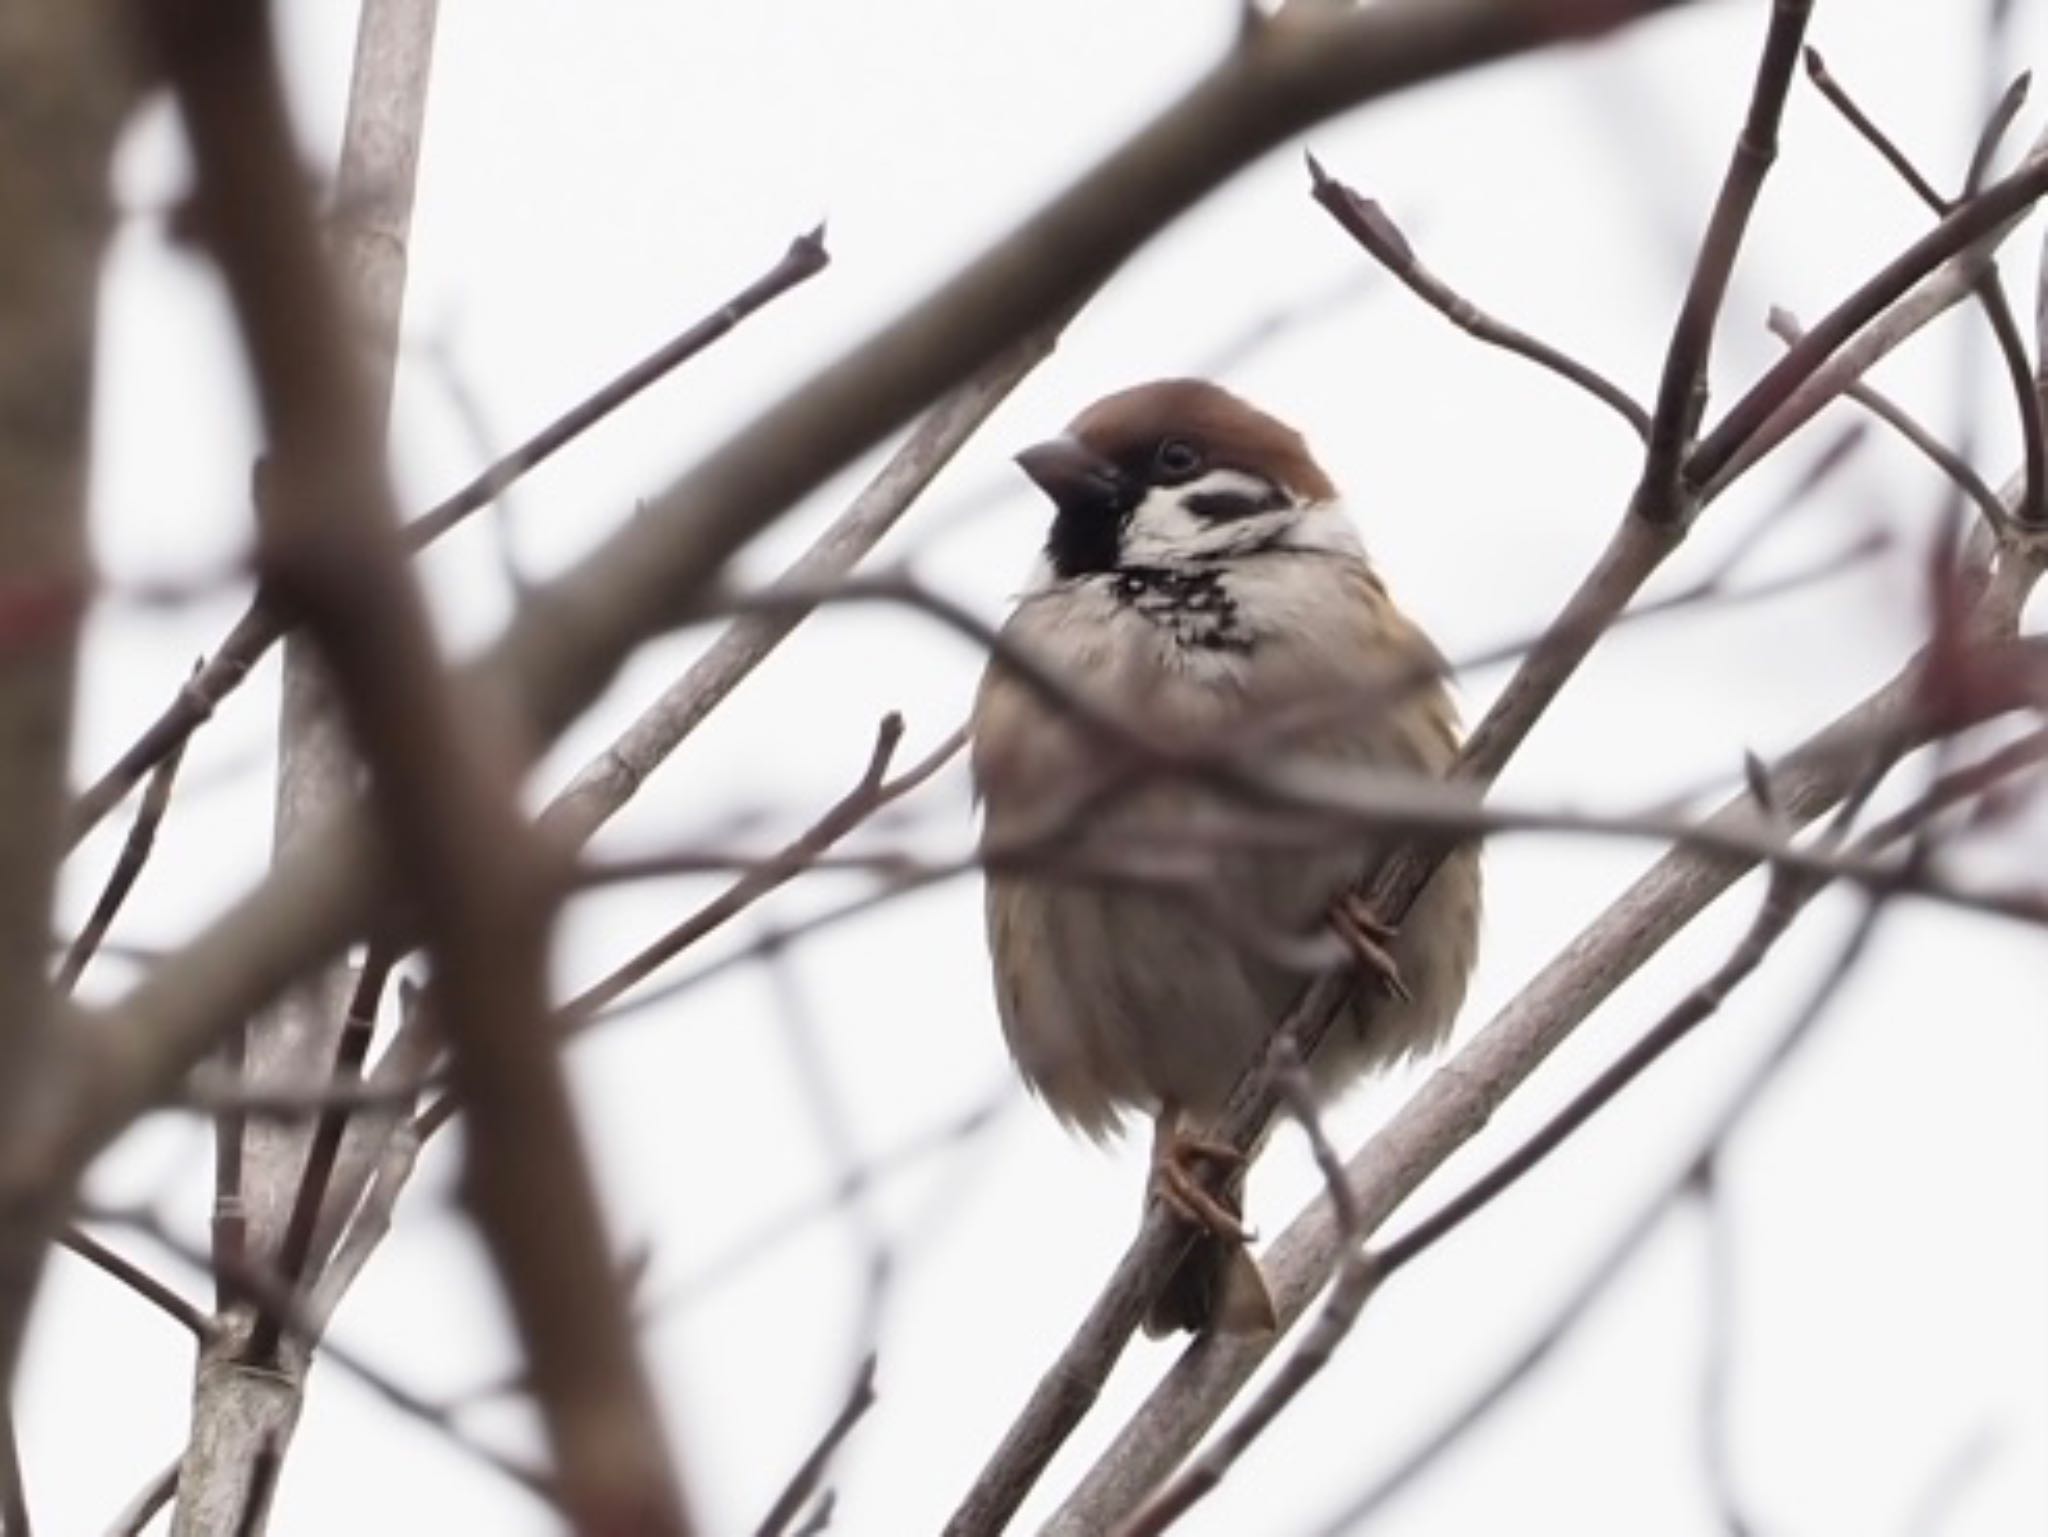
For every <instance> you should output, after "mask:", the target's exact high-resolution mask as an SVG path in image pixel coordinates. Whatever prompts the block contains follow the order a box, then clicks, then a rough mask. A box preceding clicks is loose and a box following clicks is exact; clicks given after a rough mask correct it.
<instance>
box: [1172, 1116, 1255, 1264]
mask: <svg viewBox="0 0 2048 1537" xmlns="http://www.w3.org/2000/svg"><path fill="white" fill-rule="evenodd" d="M1202 1162H1207V1163H1211V1164H1214V1165H1216V1166H1218V1167H1219V1168H1224V1169H1240V1168H1243V1167H1244V1163H1245V1156H1244V1154H1243V1153H1241V1152H1239V1151H1238V1150H1237V1149H1236V1148H1234V1147H1232V1146H1231V1145H1230V1144H1229V1143H1227V1142H1213V1141H1209V1140H1206V1139H1204V1138H1201V1137H1191V1136H1186V1135H1184V1134H1183V1133H1181V1132H1178V1131H1175V1132H1170V1133H1168V1134H1167V1135H1166V1136H1164V1137H1162V1138H1160V1139H1159V1141H1158V1143H1157V1144H1156V1145H1155V1146H1154V1147H1153V1149H1152V1189H1153V1192H1154V1193H1155V1194H1156V1195H1157V1196H1158V1197H1159V1199H1160V1200H1161V1201H1163V1202H1165V1203H1166V1205H1167V1206H1168V1208H1170V1209H1171V1210H1172V1211H1173V1212H1174V1213H1175V1214H1176V1215H1178V1216H1179V1217H1180V1218H1181V1219H1182V1220H1183V1221H1185V1222H1187V1223H1188V1224H1190V1225H1191V1226H1193V1227H1197V1228H1200V1229H1201V1230H1202V1231H1203V1232H1206V1233H1210V1234H1213V1235H1214V1236H1215V1237H1217V1238H1219V1239H1221V1240H1223V1242H1225V1243H1227V1244H1231V1245H1234V1246H1237V1247H1242V1246H1243V1245H1245V1244H1248V1243H1250V1242H1251V1241H1252V1239H1253V1238H1254V1237H1255V1236H1256V1235H1255V1234H1254V1233H1253V1232H1252V1231H1251V1229H1249V1228H1247V1227H1246V1226H1245V1225H1244V1223H1243V1222H1242V1221H1241V1220H1239V1218H1238V1214H1237V1213H1236V1212H1234V1211H1232V1210H1231V1208H1230V1207H1229V1206H1228V1205H1226V1204H1225V1203H1224V1202H1223V1201H1222V1200H1220V1199H1218V1198H1217V1197H1216V1196H1213V1195H1211V1194H1210V1193H1209V1191H1208V1190H1207V1188H1205V1187H1204V1185H1203V1184H1202V1180H1201V1176H1200V1173H1199V1172H1198V1171H1197V1169H1196V1167H1195V1165H1196V1164H1198V1163H1202Z"/></svg>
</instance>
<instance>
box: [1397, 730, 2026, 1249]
mask: <svg viewBox="0 0 2048 1537" xmlns="http://www.w3.org/2000/svg"><path fill="white" fill-rule="evenodd" d="M2042 763H2048V731H2035V732H2031V733H2029V734H2028V735H2027V736H2025V737H2022V738H2020V739H2019V740H2018V741H2015V742H2011V743H2008V744H2007V745H2006V746H2004V747H2002V748H2000V749H1999V750H1998V751H1997V752H1994V753H1992V754H1990V755H1989V756H1987V757H1986V758H1984V759H1983V760H1982V761H1981V762H1979V763H1976V764H1973V765H1971V766H1970V767H1968V768H1964V769H1959V770H1956V771H1955V772H1953V773H1950V774H1947V775H1944V776H1943V777H1942V778H1941V779H1940V780H1938V781H1936V783H1935V784H1934V785H1932V786H1931V787H1929V789H1928V790H1926V791H1925V792H1924V793H1923V794H1922V795H1920V796H1919V797H1918V798H1916V799H1915V800H1914V802H1913V803H1912V804H1910V805H1908V806H1906V807H1904V808H1902V809H1901V810H1900V811H1899V812H1897V813H1895V814H1894V815H1892V816H1890V817H1887V818H1885V819H1884V820H1883V821H1881V822H1878V823H1875V824H1873V825H1872V827H1871V828H1870V829H1869V830H1868V831H1867V832H1865V833H1864V834H1863V835H1862V836H1861V837H1860V838H1858V839H1857V840H1856V842H1855V844H1854V846H1853V848H1852V850H1851V852H1853V853H1856V854H1861V855H1867V854H1870V853H1873V852H1876V851H1878V850H1880V849H1883V848H1886V847H1889V846H1890V845H1892V844H1894V843H1897V842H1899V841H1900V840H1902V839H1904V838H1907V837H1908V836H1909V835H1911V834H1913V833H1914V832H1915V831H1916V830H1917V829H1919V828H1921V827H1923V826H1925V825H1927V824H1929V823H1930V822H1931V821H1932V820H1933V819H1934V818H1935V817H1936V816H1937V815H1939V814H1940V813H1942V812H1944V811H1946V810H1948V809H1950V808H1951V807H1953V806H1956V805H1959V804H1961V803H1962V802H1964V801H1966V800H1969V799H1971V798H1973V797H1976V796H1980V795H1983V794H1985V793H1986V792H1987V791H1989V790H1990V789H1992V788H1993V787H1994V786H1996V785H1998V784H2000V783H2001V782H2003V781H2004V780H2006V779H2008V778H2010V777H2011V776H2013V775H2015V774H2018V773H2022V772H2024V771H2025V770H2027V769H2030V768H2034V767H2036V766H2038V765H2040V764H2042ZM1863 782H1864V784H1865V785H1870V784H1873V783H1874V778H1873V777H1869V776H1866V778H1865V780H1864V781H1863ZM1835 825H1836V827H1837V828H1840V827H1842V826H1843V825H1844V824H1842V823H1840V822H1838V823H1837V824H1835ZM1910 863H1911V864H1913V865H1921V864H1924V863H1925V860H1924V858H1920V857H1915V858H1913V859H1912V860H1911V861H1910ZM1824 884H1825V880H1824V878H1822V877H1818V876H1816V875H1815V874H1814V873H1813V872H1811V871H1800V870H1796V869H1794V868H1793V867H1791V866H1788V865H1785V864H1782V863H1781V864H1778V865H1775V866H1774V867H1773V871H1772V876H1771V881H1770V885H1769V886H1768V887H1767V889H1766V891H1765V893H1764V899H1763V901H1762V903H1761V904H1760V905H1759V907H1758V909H1757V913H1756V916H1755V917H1754V918H1753V919H1752V920H1751V922H1750V927H1749V929H1748V930H1747V932H1745V933H1744V935H1743V936H1742V939H1741V940H1740V941H1739V942H1738V943H1737V944H1736V946H1735V948H1734V949H1733V950H1732V951H1731V952H1730V954H1729V956H1728V958H1727V960H1725V961H1724V962H1722V964H1721V966H1720V967H1719V968H1718V969H1716V971H1715V972H1714V973H1713V975H1711V976H1709V977H1708V978H1707V979H1706V980H1705V981H1703V982H1701V983H1700V984H1699V985H1698V986H1697V987H1695V988H1694V989H1692V991H1690V992H1688V993H1687V994H1686V995H1685V996H1684V997H1683V998H1681V999H1680V1000H1679V1001H1678V1002H1677V1003H1676V1004H1674V1005H1673V1006H1672V1007H1671V1009H1670V1010H1668V1011H1667V1012H1666V1013H1665V1014H1664V1015H1663V1016H1662V1017H1661V1018H1660V1019H1659V1020H1658V1021H1657V1023H1656V1024H1655V1025H1654V1026H1652V1027H1651V1028H1650V1029H1649V1030H1648V1031H1646V1032H1645V1033H1644V1034H1643V1035H1642V1037H1641V1038H1640V1039H1638V1040H1637V1041H1636V1042H1635V1044H1634V1045H1632V1046H1630V1047H1629V1049H1628V1050H1627V1051H1625V1052H1624V1053H1623V1054H1622V1055H1621V1056H1620V1057H1618V1058H1617V1059H1616V1060H1615V1061H1614V1062H1613V1063H1611V1064H1609V1066H1608V1067H1607V1068H1606V1069H1604V1070H1603V1071H1602V1072H1601V1073H1600V1074H1599V1075H1598V1076H1597V1077H1595V1078H1594V1080H1593V1081H1592V1082H1591V1083H1589V1084H1587V1085H1586V1086H1585V1088H1583V1089H1581V1090H1580V1091H1579V1092H1578V1093H1577V1094H1575V1095H1573V1096H1572V1098H1571V1099H1570V1100H1569V1101H1567V1102H1566V1104H1565V1105H1564V1106H1563V1107H1561V1108H1560V1109H1559V1110H1558V1111H1557V1112H1556V1113H1555V1114H1554V1115H1552V1116H1551V1117H1550V1118H1549V1119H1548V1120H1546V1121H1545V1122H1544V1123H1543V1125H1542V1126H1541V1127H1539V1128H1538V1129H1537V1130H1536V1131H1535V1132H1534V1133H1532V1134H1531V1135H1530V1136H1529V1138H1528V1139H1527V1140H1526V1141H1525V1142H1523V1143H1522V1144H1521V1145H1520V1146H1518V1147H1517V1148H1516V1149H1515V1150H1514V1151H1513V1152H1512V1153H1510V1154H1508V1155H1507V1156H1506V1157H1504V1158H1502V1159H1501V1161H1500V1162H1499V1163H1498V1164H1496V1165H1494V1167H1493V1168H1492V1169H1490V1170H1488V1171H1487V1172H1486V1173H1485V1174H1483V1175H1481V1176H1480V1177H1479V1178H1478V1179H1476V1180H1474V1181H1473V1182H1472V1184H1471V1185H1470V1186H1468V1187H1467V1188H1466V1189H1465V1190H1464V1191H1462V1192H1460V1193H1459V1194H1458V1195H1457V1196H1456V1197H1454V1198H1453V1199H1452V1200H1450V1201H1447V1202H1446V1203H1445V1204H1444V1205H1443V1206H1442V1207H1441V1208H1440V1209H1438V1210H1437V1211H1436V1212H1434V1213H1432V1214H1431V1215H1430V1216H1429V1217H1427V1218H1425V1219H1424V1220H1423V1221H1421V1222H1418V1223H1417V1224H1416V1225H1415V1226H1414V1227H1413V1228H1411V1229H1410V1230H1409V1231H1408V1232H1406V1233H1404V1234H1403V1235H1402V1236H1401V1237H1399V1238H1397V1239H1395V1240H1393V1241H1392V1242H1390V1243H1388V1244H1387V1245H1386V1246H1385V1247H1384V1248H1383V1249H1382V1250H1381V1251H1380V1255H1379V1264H1380V1269H1381V1273H1382V1275H1383V1276H1391V1275H1392V1274H1394V1273H1395V1272H1396V1271H1399V1270H1401V1269H1403V1268H1404V1267H1405V1266H1407V1265H1408V1264H1410V1263H1412V1262H1413V1261H1415V1260H1416V1259H1419V1258H1420V1257H1421V1256H1422V1255H1423V1254H1424V1253H1426V1252H1427V1251H1428V1250H1430V1249H1432V1248H1434V1247H1435V1246H1436V1245H1437V1244H1439V1243H1441V1242H1442V1241H1443V1240H1444V1239H1446V1238H1448V1237H1449V1236H1450V1235H1451V1234H1452V1233H1453V1232H1455V1231H1456V1230H1457V1229H1458V1228H1459V1227H1461V1226H1463V1225H1464V1224H1465V1223H1466V1222H1468V1221H1469V1220H1471V1218H1472V1217H1474V1216H1476V1215H1477V1214H1478V1213H1479V1212H1480V1211H1482V1210H1484V1209H1485V1208H1486V1207H1487V1206H1489V1205H1491V1204H1492V1203H1493V1202H1494V1201H1495V1200H1497V1199H1499V1197H1500V1196H1501V1195H1502V1194H1504V1193H1505V1192H1506V1191H1507V1190H1509V1189H1511V1188H1512V1187H1513V1186H1514V1185H1515V1184H1516V1183H1517V1182H1519V1181H1520V1180H1521V1179H1522V1177H1523V1176H1524V1175H1526V1174H1528V1173H1529V1172H1530V1171H1531V1170H1533V1169H1534V1168H1536V1167H1537V1165H1539V1164H1541V1163H1542V1162H1543V1160H1544V1159H1546V1158H1548V1157H1549V1156H1550V1154H1551V1153H1553V1152H1555V1151H1556V1150H1557V1149H1558V1148H1559V1147H1560V1146H1562V1145H1563V1143H1564V1142H1565V1141H1566V1140H1567V1139H1568V1138H1570V1137H1571V1135H1572V1134H1573V1133H1574V1132H1576V1131H1577V1130H1578V1129H1579V1128H1580V1127H1581V1126H1583V1125H1585V1124H1586V1122H1587V1121H1589V1120H1591V1119H1592V1117H1593V1115H1594V1114H1595V1113H1596V1112H1597V1111H1599V1110H1600V1109H1601V1108H1602V1107H1604V1106H1605V1105H1606V1104H1608V1103H1609V1102H1610V1101H1611V1100H1613V1099H1614V1097H1615V1096H1616V1095H1618V1094H1619V1093H1620V1092H1621V1091H1622V1090H1623V1089H1625V1088H1626V1087H1628V1085H1629V1084H1631V1083H1633V1082H1634V1081H1635V1080H1636V1079H1637V1078H1639V1077H1640V1076H1642V1074H1643V1073H1644V1072H1645V1071H1647V1070H1648V1069H1649V1068H1650V1067H1651V1066H1653V1065H1654V1064H1655V1063H1657V1062H1658V1061H1660V1060H1661V1059H1662V1058H1663V1057H1664V1056H1665V1054H1666V1053H1668V1052H1669V1051H1670V1050H1671V1048H1672V1047H1674V1046H1676V1045H1677V1044H1678V1043H1679V1042H1680V1041H1682V1040H1683V1039H1685V1038H1686V1037H1687V1036H1688V1035H1690V1034H1691V1033H1692V1032H1693V1031H1694V1030H1696V1029H1697V1028H1698V1027H1699V1026H1700V1025H1701V1024H1703V1023H1705V1022H1706V1021H1707V1020H1708V1019H1710V1018H1712V1017H1713V1016H1714V1015H1715V1014H1716V1013H1718V1012H1719V1010H1720V1008H1721V1005H1722V1004H1723V1003H1724V1002H1726V1000H1727V998H1728V995H1729V994H1730V993H1731V992H1732V991H1733V990H1734V989H1735V988H1736V987H1738V986H1740V985H1741V984H1742V983H1743V982H1744V981H1746V980H1747V979H1748V978H1749V977H1750V976H1751V975H1752V974H1753V973H1754V972H1755V971H1756V969H1757V968H1758V967H1759V966H1760V965H1762V964H1763V962H1764V960H1765V959H1766V958H1767V957H1768V956H1769V955H1770V953H1771V951H1772V949H1774V948H1775V947H1776V945H1777V944H1778V942H1779V941H1780V940H1781V939H1782V938H1783V937H1784V935H1785V933H1786V932H1787V930H1788V929H1789V928H1790V927H1791V924H1792V922H1793V920H1794V919H1795V918H1797V917H1798V916H1799V914H1800V912H1801V911H1802V910H1803V909H1804V908H1805V906H1806V905H1807V903H1809V902H1811V901H1812V899H1813V898H1814V897H1815V896H1816V895H1818V894H1819V892H1820V891H1821V889H1822V887H1823V885H1824ZM1877 899H1878V898H1874V900H1877Z"/></svg>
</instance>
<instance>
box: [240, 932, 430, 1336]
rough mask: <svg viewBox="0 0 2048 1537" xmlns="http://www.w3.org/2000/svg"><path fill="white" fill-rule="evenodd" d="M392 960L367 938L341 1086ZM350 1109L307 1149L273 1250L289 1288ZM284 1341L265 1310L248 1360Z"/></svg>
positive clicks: (343, 1107)
mask: <svg viewBox="0 0 2048 1537" xmlns="http://www.w3.org/2000/svg"><path fill="white" fill-rule="evenodd" d="M396 961H397V946H396V945H395V944H394V943H393V942H392V941H391V940H390V939H389V938H387V937H385V936H384V935H381V934H380V935H378V936H376V937H374V938H372V939H371V941H370V943H369V947H368V950H367V952H366V953H365V954H364V956H363V965H362V969H361V971H359V972H358V973H357V974H356V985H355V991H354V993H353V994H352V995H351V997H350V998H349V1005H348V1014H347V1017H346V1018H345V1020H344V1021H343V1023H342V1028H341V1034H340V1035H339V1036H338V1037H337V1038H336V1040H335V1045H334V1069H333V1081H334V1083H335V1084H336V1085H338V1086H340V1087H343V1088H349V1087H357V1086H360V1085H361V1083H362V1076H363V1064H364V1063H365V1062H367V1061H368V1060H369V1057H370V1038H371V1036H372V1035H374V1034H375V1033H376V1029H377V1006H378V1003H379V1001H380V1000H381V999H382V998H383V995H384V984H385V982H386V981H387V980H389V978H390V976H391V968H392V966H393V965H394V964H395V963H396ZM350 1108H351V1107H350V1106H349V1105H348V1104H347V1103H345V1102H336V1103H332V1104H329V1105H328V1106H327V1107H326V1108H325V1109H323V1110H322V1111H321V1112H320V1121H319V1124H318V1125H317V1126H316V1127H315V1128H314V1132H313V1141H312V1144H311V1145H310V1146H309V1147H308V1148H307V1150H306V1163H305V1168H304V1170H303V1172H302V1173H301V1174H300V1177H299V1189H298V1194H297V1196H296V1197H294V1199H293V1201H292V1209H291V1216H290V1218H289V1219H288V1220H287V1222H286V1224H285V1230H284V1237H283V1239H282V1241H281V1242H280V1243H279V1245H278V1250H277V1262H276V1266H277V1273H278V1276H279V1279H280V1280H281V1282H282V1284H283V1285H284V1286H285V1287H286V1288H287V1289H290V1288H294V1287H297V1286H300V1285H302V1284H304V1283H305V1282H306V1281H307V1280H308V1279H309V1278H310V1275H311V1271H310V1269H309V1267H310V1265H311V1264H312V1263H313V1262H314V1261H315V1260H316V1258H317V1256H316V1255H315V1254H314V1252H313V1247H314V1242H313V1241H314V1235H315V1233H316V1232H317V1231H318V1229H319V1227H320V1215H321V1211H322V1209H323V1207H324V1206H325V1204H326V1200H327V1187H328V1182H329V1181H330V1180H331V1179H332V1178H333V1176H334V1163H335V1159H336V1158H338V1157H339V1156H340V1154H341V1139H342V1137H343V1135H344V1134H345V1133H346V1132H347V1130H348V1124H349V1111H350ZM282 1342H283V1329H282V1324H281V1322H280V1320H279V1318H278V1316H277V1315H276V1314H275V1313H265V1314H263V1315H262V1316H261V1317H259V1318H258V1319H257V1320H256V1323H255V1326H254V1327H253V1328H252V1329H251V1330H250V1333H249V1343H248V1346H247V1351H248V1359H249V1360H250V1361H252V1362H254V1363H256V1364H258V1365H274V1364H275V1363H276V1359H277V1352H278V1347H279V1345H280V1344H281V1343H282Z"/></svg>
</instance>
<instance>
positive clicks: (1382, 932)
mask: <svg viewBox="0 0 2048 1537" xmlns="http://www.w3.org/2000/svg"><path fill="white" fill-rule="evenodd" d="M1330 927H1331V928H1333V929H1335V930H1336V931H1337V937H1338V938H1339V939H1341V940H1343V941H1344V943H1345V945H1346V946H1348V947H1349V948H1350V951H1351V954H1352V955H1353V956H1354V957H1355V958H1356V959H1357V961H1358V965H1359V968H1360V970H1362V971H1364V972H1365V973H1367V975H1369V976H1371V977H1373V978H1375V979H1376V980H1377V981H1378V982H1379V984H1380V986H1382V987H1384V988H1385V989H1386V990H1387V991H1388V992H1390V993H1392V994H1393V995H1394V996H1395V997H1396V998H1399V999H1400V1000H1401V1001H1402V1002H1403V1003H1406V1002H1408V1001H1409V1000H1410V999H1412V998H1413V997H1414V996H1415V995H1414V994H1413V993H1411V992H1409V991H1408V984H1407V983H1406V982H1405V981H1403V980H1402V978H1401V967H1400V965H1399V963H1398V962H1396V961H1395V959H1394V956H1393V952H1392V951H1391V950H1389V949H1388V948H1387V947H1388V946H1389V945H1391V944H1392V943H1393V942H1394V936H1395V935H1396V934H1397V933H1399V932H1400V931H1399V930H1398V929H1396V928H1395V927H1394V926H1393V925H1392V924H1390V923H1383V922H1381V921H1380V919H1379V918H1378V917H1377V916H1376V915H1375V914H1374V913H1373V910H1372V908H1371V906H1370V905H1368V904H1367V902H1366V900H1365V898H1363V897H1361V896H1360V895H1358V893H1357V892H1355V891H1347V892H1345V893H1344V895H1343V896H1341V897H1339V898H1337V900H1336V901H1334V902H1332V903H1331V904H1330Z"/></svg>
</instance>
